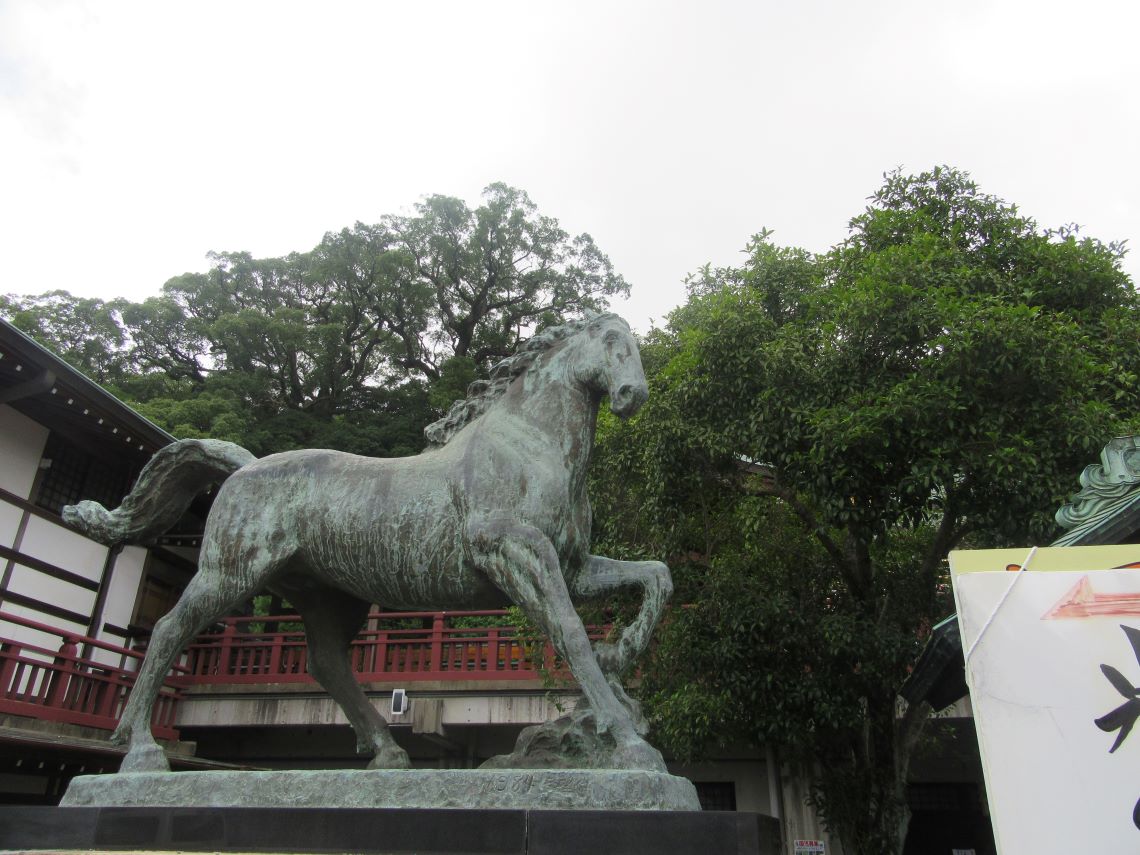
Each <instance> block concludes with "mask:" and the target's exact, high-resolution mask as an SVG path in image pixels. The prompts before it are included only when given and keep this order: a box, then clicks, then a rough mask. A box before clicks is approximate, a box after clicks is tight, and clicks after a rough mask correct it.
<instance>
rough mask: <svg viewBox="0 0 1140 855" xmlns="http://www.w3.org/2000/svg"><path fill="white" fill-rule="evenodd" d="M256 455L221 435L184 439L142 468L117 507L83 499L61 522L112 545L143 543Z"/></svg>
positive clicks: (175, 519) (72, 506)
mask: <svg viewBox="0 0 1140 855" xmlns="http://www.w3.org/2000/svg"><path fill="white" fill-rule="evenodd" d="M256 459H257V458H256V457H254V456H253V454H251V453H250V452H249V451H246V450H245V449H244V448H242V447H241V446H240V445H235V444H234V443H232V442H223V441H222V440H219V439H183V440H180V441H178V442H173V443H171V444H170V445H168V446H166V447H165V448H161V449H159V450H158V452H157V453H156V454H155V455H154V457H152V458H151V459H150V461H149V462H148V463H147V464H146V466H144V467H143V469H142V472H140V473H139V477H138V480H137V481H136V482H135V486H134V489H132V490H131V492H130V493H129V494H128V495H127V497H126V498H125V499H123V503H122V504H121V505H119V507H118V508H116V509H115V510H113V511H109V510H107V509H106V508H105V507H103V506H102V505H101V504H99V503H98V502H93V501H90V500H87V501H82V502H80V503H79V504H76V505H68V506H67V507H65V508H64V509H63V520H64V522H66V523H67V524H68V525H70V526H72V527H73V528H76V529H78V530H79V531H81V532H83V533H84V534H86V535H87V536H88V537H90V538H91V539H92V540H97V541H99V542H100V543H105V544H107V545H108V546H114V545H115V544H118V543H145V542H147V541H149V540H151V539H153V538H155V537H158V535H160V534H162V533H163V532H165V531H167V530H169V529H170V527H171V526H173V525H174V524H175V523H176V522H178V520H179V519H180V518H181V517H182V515H183V514H184V513H185V512H186V509H187V508H188V507H190V502H192V501H193V500H194V498H195V497H196V496H198V494H200V493H203V492H205V491H206V490H207V489H208V488H209V487H212V486H214V485H215V484H220V483H221V482H222V481H225V480H226V479H227V478H228V477H230V476H231V475H232V474H233V473H234V472H236V471H237V470H238V469H240V468H241V467H243V466H245V465H247V464H249V463H252V462H253V461H255V460H256Z"/></svg>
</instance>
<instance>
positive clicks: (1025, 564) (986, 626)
mask: <svg viewBox="0 0 1140 855" xmlns="http://www.w3.org/2000/svg"><path fill="white" fill-rule="evenodd" d="M1036 554H1037V547H1036V546H1034V547H1033V548H1032V549H1030V550H1029V554H1028V555H1026V556H1025V560H1024V561H1022V562H1021V569H1020V570H1018V571H1017V572H1016V573H1014V574H1013V581H1012V582H1010V583H1009V587H1008V588H1006V589H1005V593H1004V594H1002V595H1001V599H1000V600H998V601H997V605H995V606H994V610H993V611H992V612H990V616H989V617H988V618H986V622H985V623H984V624H982V631H981V632H979V633H978V637H977V638H975V639H974V643H973V644H971V645H970V649H969V650H967V651H966V656H965V659H964V661H965V662H967V663H968V662H969V661H970V655H971V654H972V653H973V652H974V648H975V647H977V646H978V642H979V641H981V640H982V636H983V635H985V634H986V630H987V629H989V628H990V624H991V623H993V622H994V618H995V617H997V613H998V612H999V611H1000V610H1001V607H1002V606H1003V605H1005V601H1006V600H1007V599H1009V595H1010V593H1011V592H1012V591H1013V586H1014V585H1016V584H1017V583H1018V581H1019V580H1020V579H1021V577H1022V576H1023V575H1024V574H1025V571H1026V568H1028V567H1029V562H1030V561H1032V560H1033V556H1034V555H1036Z"/></svg>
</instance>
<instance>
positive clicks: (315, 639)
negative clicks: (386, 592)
mask: <svg viewBox="0 0 1140 855" xmlns="http://www.w3.org/2000/svg"><path fill="white" fill-rule="evenodd" d="M294 602H295V604H296V605H297V608H298V610H299V611H300V612H301V617H302V618H303V619H304V621H305V637H306V638H307V640H308V643H309V662H308V668H309V673H310V674H312V675H313V677H314V678H315V679H316V680H317V682H319V683H320V684H321V685H322V686H324V688H325V690H326V691H327V692H328V693H329V694H330V695H331V696H332V698H333V700H334V701H336V702H337V704H338V705H339V706H340V708H341V709H342V710H344V714H345V716H346V717H347V718H348V721H349V723H350V724H351V725H352V729H353V730H354V731H355V732H356V750H357V751H358V752H360V753H362V754H372V760H371V762H369V764H368V768H369V769H407V768H408V766H409V765H410V762H409V760H408V753H407V752H406V751H404V749H403V748H401V747H400V746H399V745H397V744H396V741H395V740H394V739H393V738H392V734H391V733H390V732H389V731H388V722H387V721H385V720H384V717H383V716H381V715H380V713H379V712H377V711H376V708H375V707H374V706H372V704H371V702H370V701H369V700H368V697H367V696H366V695H365V694H364V691H363V690H362V689H361V688H360V684H359V683H357V682H356V676H355V675H354V674H353V672H352V666H351V664H350V661H349V646H350V645H351V644H352V640H353V639H354V638H355V637H356V634H357V632H358V631H359V629H360V627H361V625H362V624H363V623H364V619H365V617H367V615H368V608H369V604H368V603H366V602H364V601H363V600H361V599H359V598H357V597H354V596H352V595H350V594H346V593H343V592H341V591H338V590H336V589H334V588H324V589H322V590H320V591H318V592H313V591H308V592H306V599H305V601H304V602H303V604H302V603H296V601H294Z"/></svg>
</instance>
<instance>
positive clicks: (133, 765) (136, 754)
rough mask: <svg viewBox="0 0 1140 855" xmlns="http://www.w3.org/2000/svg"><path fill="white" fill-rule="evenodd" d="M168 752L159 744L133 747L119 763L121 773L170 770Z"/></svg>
mask: <svg viewBox="0 0 1140 855" xmlns="http://www.w3.org/2000/svg"><path fill="white" fill-rule="evenodd" d="M169 771H170V764H169V763H168V762H167V761H166V752H165V751H163V750H162V749H161V748H160V747H159V746H158V745H155V744H154V743H151V744H150V745H138V746H135V747H133V748H131V750H130V751H128V752H127V753H126V755H125V756H124V757H123V762H122V763H121V764H119V774H123V773H125V772H169Z"/></svg>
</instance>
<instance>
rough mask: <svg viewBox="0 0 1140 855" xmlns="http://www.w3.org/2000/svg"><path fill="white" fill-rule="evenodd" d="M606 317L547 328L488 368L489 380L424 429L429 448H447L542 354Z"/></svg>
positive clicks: (478, 382)
mask: <svg viewBox="0 0 1140 855" xmlns="http://www.w3.org/2000/svg"><path fill="white" fill-rule="evenodd" d="M605 317H610V314H609V313H607V314H604V315H594V316H592V317H587V318H579V319H577V320H573V321H567V322H566V323H563V324H559V325H558V326H554V327H547V328H546V329H544V330H543V331H542V332H539V333H536V334H535V335H533V336H532V337H531V338H529V339H527V340H526V341H524V342H522V343H521V344H520V345H519V346H518V349H517V350H516V351H515V353H514V354H512V355H511V356H508V357H507V358H506V359H503V360H500V361H499V362H496V363H495V365H494V367H493V368H491V375H490V378H489V379H487V380H476V381H475V382H474V383H472V384H471V385H469V386H468V387H467V397H466V398H464V399H463V400H462V401H456V402H455V403H454V404H452V405H451V409H449V410H448V411H447V415H446V416H444V417H443V418H442V419H439V420H438V421H434V422H432V423H431V424H430V425H428V426H427V427H426V428H424V436H425V437H426V438H427V441H428V448H440V447H442V446H444V445H447V443H448V442H449V441H450V440H451V438H452V437H453V436H455V434H457V433H459V431H460V430H462V429H463V428H464V427H465V426H467V425H469V424H470V423H471V422H473V421H475V419H477V418H479V416H481V415H483V413H485V412H487V410H488V409H490V407H491V405H492V404H494V403H495V401H497V400H498V399H499V398H501V397H502V396H503V395H504V394H505V393H506V391H507V388H508V387H509V386H510V385H511V383H513V382H514V381H515V378H516V377H521V376H522V375H523V374H525V373H526V372H527V370H528V369H529V368H530V367H531V366H532V365H533V364H534V361H535V360H536V359H537V358H538V357H539V356H540V355H541V354H542V353H544V352H546V351H548V350H550V349H551V348H552V347H554V345H556V344H558V343H559V342H560V341H565V340H566V339H568V338H570V336H572V335H575V334H576V333H579V332H581V331H582V330H583V329H585V328H586V327H587V326H589V325H590V324H591V323H592V322H593V321H596V320H599V319H600V318H605Z"/></svg>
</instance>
